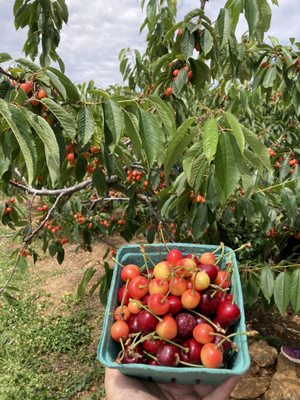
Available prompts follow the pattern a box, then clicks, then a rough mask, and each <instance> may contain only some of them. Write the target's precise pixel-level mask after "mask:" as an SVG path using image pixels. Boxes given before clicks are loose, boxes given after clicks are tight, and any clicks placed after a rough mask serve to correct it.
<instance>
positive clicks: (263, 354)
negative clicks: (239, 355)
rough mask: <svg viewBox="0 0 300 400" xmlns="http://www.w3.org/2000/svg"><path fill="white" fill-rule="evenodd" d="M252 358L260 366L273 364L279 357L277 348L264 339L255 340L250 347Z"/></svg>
mask: <svg viewBox="0 0 300 400" xmlns="http://www.w3.org/2000/svg"><path fill="white" fill-rule="evenodd" d="M249 353H250V357H251V359H252V360H253V361H254V362H255V363H256V364H257V365H258V366H260V367H269V366H271V365H273V364H274V363H275V361H276V359H277V357H278V353H277V350H276V349H275V348H274V347H272V346H269V345H268V343H267V342H265V341H264V340H260V341H259V342H254V343H252V344H251V345H250V347H249Z"/></svg>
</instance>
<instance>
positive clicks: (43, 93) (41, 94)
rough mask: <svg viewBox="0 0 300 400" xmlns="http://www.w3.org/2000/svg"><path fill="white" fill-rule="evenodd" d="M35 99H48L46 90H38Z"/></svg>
mask: <svg viewBox="0 0 300 400" xmlns="http://www.w3.org/2000/svg"><path fill="white" fill-rule="evenodd" d="M37 97H38V98H39V99H44V98H45V97H48V95H47V92H46V90H45V89H43V88H42V89H40V90H39V91H38V94H37Z"/></svg>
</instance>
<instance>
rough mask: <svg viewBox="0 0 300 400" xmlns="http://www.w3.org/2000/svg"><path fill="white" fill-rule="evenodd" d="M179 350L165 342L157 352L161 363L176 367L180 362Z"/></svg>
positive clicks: (158, 360)
mask: <svg viewBox="0 0 300 400" xmlns="http://www.w3.org/2000/svg"><path fill="white" fill-rule="evenodd" d="M178 353H179V350H178V348H177V347H176V346H174V345H173V344H169V343H164V344H162V345H161V346H160V348H159V349H158V352H157V354H156V357H157V362H158V364H159V365H164V366H166V367H175V366H176V365H177V364H178V362H179V356H178Z"/></svg>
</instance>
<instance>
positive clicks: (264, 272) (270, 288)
mask: <svg viewBox="0 0 300 400" xmlns="http://www.w3.org/2000/svg"><path fill="white" fill-rule="evenodd" d="M274 283H275V280H274V274H273V272H272V270H271V268H269V267H263V268H262V269H261V271H260V288H261V291H262V292H263V295H264V296H265V298H266V299H267V301H268V302H270V299H271V297H272V295H273V292H274Z"/></svg>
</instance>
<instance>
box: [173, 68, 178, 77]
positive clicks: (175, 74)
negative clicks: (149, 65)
mask: <svg viewBox="0 0 300 400" xmlns="http://www.w3.org/2000/svg"><path fill="white" fill-rule="evenodd" d="M178 74H179V69H174V71H173V76H174V77H176V76H177V75H178Z"/></svg>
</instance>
